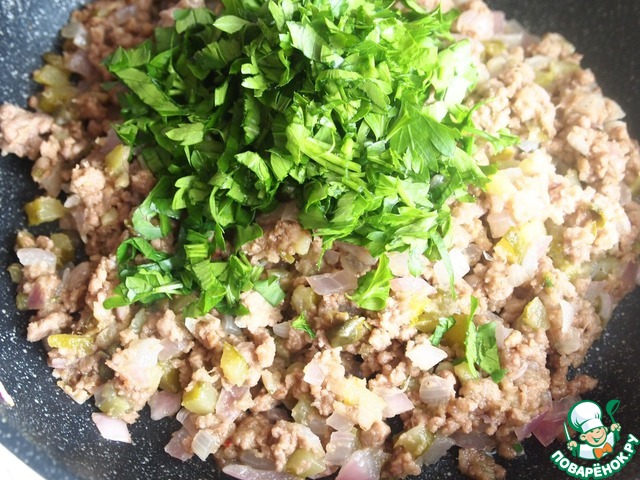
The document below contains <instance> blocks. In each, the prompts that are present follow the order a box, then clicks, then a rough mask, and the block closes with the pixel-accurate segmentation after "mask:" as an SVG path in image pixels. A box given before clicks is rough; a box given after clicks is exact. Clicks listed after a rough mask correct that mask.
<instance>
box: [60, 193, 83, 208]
mask: <svg viewBox="0 0 640 480" xmlns="http://www.w3.org/2000/svg"><path fill="white" fill-rule="evenodd" d="M63 205H64V208H73V207H77V206H78V205H80V197H79V196H78V195H69V196H68V197H67V199H66V200H65V201H64V203H63Z"/></svg>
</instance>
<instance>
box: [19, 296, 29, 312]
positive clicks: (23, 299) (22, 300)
mask: <svg viewBox="0 0 640 480" xmlns="http://www.w3.org/2000/svg"><path fill="white" fill-rule="evenodd" d="M28 301H29V295H27V294H26V293H19V294H18V295H16V308H17V309H18V310H21V311H24V310H28V308H29V307H28V306H27V303H28Z"/></svg>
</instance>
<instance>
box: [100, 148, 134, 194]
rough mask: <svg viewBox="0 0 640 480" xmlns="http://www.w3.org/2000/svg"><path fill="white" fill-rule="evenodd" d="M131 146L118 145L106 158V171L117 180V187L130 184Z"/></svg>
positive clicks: (124, 186)
mask: <svg viewBox="0 0 640 480" xmlns="http://www.w3.org/2000/svg"><path fill="white" fill-rule="evenodd" d="M130 157H131V147H128V146H126V145H122V144H120V145H116V146H115V147H114V148H113V150H111V151H110V152H109V153H108V154H107V156H106V157H105V158H104V164H105V169H104V170H105V172H106V173H107V175H109V176H110V177H111V178H113V179H114V180H115V185H116V187H119V188H126V187H128V186H129V158H130Z"/></svg>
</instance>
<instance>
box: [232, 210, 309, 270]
mask: <svg viewBox="0 0 640 480" xmlns="http://www.w3.org/2000/svg"><path fill="white" fill-rule="evenodd" d="M310 247H311V234H310V233H309V232H308V231H307V230H304V229H303V228H302V227H301V226H300V224H299V223H298V222H290V221H287V220H278V221H277V222H276V224H275V226H274V227H273V228H272V229H271V230H267V231H265V233H264V235H263V236H262V237H260V238H257V239H255V240H254V241H252V242H249V243H247V244H245V245H243V246H242V250H243V251H244V252H245V253H246V254H248V255H250V257H251V259H252V260H251V261H252V262H254V263H257V262H259V261H261V260H266V261H267V262H269V263H278V262H279V261H281V260H284V261H285V262H288V263H291V262H292V261H293V259H294V257H295V256H296V255H305V254H306V253H308V252H309V248H310Z"/></svg>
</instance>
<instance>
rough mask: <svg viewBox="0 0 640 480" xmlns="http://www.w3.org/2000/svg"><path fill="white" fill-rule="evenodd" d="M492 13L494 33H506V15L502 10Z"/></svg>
mask: <svg viewBox="0 0 640 480" xmlns="http://www.w3.org/2000/svg"><path fill="white" fill-rule="evenodd" d="M491 13H492V16H493V32H494V34H500V33H502V32H504V27H505V26H506V15H505V13H504V12H503V11H502V10H494V11H493V12H491Z"/></svg>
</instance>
